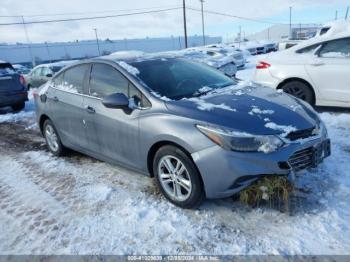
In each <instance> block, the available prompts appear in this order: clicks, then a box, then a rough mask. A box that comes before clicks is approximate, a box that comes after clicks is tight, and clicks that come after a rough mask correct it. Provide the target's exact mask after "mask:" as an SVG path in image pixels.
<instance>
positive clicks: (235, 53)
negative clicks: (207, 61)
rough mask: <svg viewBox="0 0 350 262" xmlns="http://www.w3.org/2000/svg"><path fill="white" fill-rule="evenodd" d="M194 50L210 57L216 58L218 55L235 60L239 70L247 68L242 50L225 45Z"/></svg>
mask: <svg viewBox="0 0 350 262" xmlns="http://www.w3.org/2000/svg"><path fill="white" fill-rule="evenodd" d="M191 49H192V50H196V51H200V52H205V53H206V54H208V55H212V56H215V55H216V54H217V53H219V54H221V55H223V56H227V57H230V58H232V59H233V62H234V63H235V65H236V66H237V68H238V69H241V68H243V67H244V66H245V62H246V60H245V58H244V55H243V53H242V51H241V50H239V49H237V48H235V47H232V46H229V45H224V44H215V45H208V46H201V47H195V48H191Z"/></svg>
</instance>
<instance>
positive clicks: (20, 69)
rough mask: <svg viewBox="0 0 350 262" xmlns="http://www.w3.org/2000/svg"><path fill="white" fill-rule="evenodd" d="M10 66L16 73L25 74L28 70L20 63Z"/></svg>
mask: <svg viewBox="0 0 350 262" xmlns="http://www.w3.org/2000/svg"><path fill="white" fill-rule="evenodd" d="M12 67H13V68H14V69H15V70H16V72H17V73H18V74H21V75H27V74H28V73H29V72H30V69H29V68H28V67H26V66H23V65H21V64H14V65H12Z"/></svg>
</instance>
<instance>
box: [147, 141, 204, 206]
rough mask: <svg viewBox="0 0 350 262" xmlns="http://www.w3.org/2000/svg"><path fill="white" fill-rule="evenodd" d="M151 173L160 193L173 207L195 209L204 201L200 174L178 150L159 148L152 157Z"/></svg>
mask: <svg viewBox="0 0 350 262" xmlns="http://www.w3.org/2000/svg"><path fill="white" fill-rule="evenodd" d="M153 173H154V175H155V178H156V182H157V185H158V187H159V189H160V191H161V192H162V193H163V195H164V196H165V197H166V198H167V199H168V200H169V201H170V202H171V203H173V204H174V205H176V206H179V207H182V208H195V207H197V206H199V205H200V204H201V203H202V201H203V200H204V197H205V196H204V191H203V185H202V181H201V178H200V174H199V172H198V171H197V169H196V166H195V165H194V163H193V162H192V160H191V158H190V157H189V156H187V155H186V153H185V152H183V151H182V150H181V149H180V148H178V147H175V146H170V145H169V146H163V147H161V148H160V149H159V150H158V151H157V153H156V155H155V157H154V161H153Z"/></svg>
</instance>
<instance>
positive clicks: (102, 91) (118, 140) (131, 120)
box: [84, 63, 141, 166]
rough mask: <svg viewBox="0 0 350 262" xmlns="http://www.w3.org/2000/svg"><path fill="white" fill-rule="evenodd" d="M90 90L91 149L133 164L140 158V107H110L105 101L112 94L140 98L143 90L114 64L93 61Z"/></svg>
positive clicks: (87, 103)
mask: <svg viewBox="0 0 350 262" xmlns="http://www.w3.org/2000/svg"><path fill="white" fill-rule="evenodd" d="M88 92H89V96H86V97H85V98H84V107H85V110H86V111H85V120H86V127H87V129H86V130H87V136H88V139H89V141H90V143H91V144H90V146H91V149H92V150H93V151H94V152H96V153H98V154H101V155H103V156H104V157H107V158H109V159H112V160H114V161H118V162H121V163H124V164H127V165H129V166H134V165H135V163H136V162H138V161H137V160H138V159H139V120H138V116H139V113H140V110H139V109H134V110H123V109H111V108H107V107H105V106H104V105H103V104H102V100H103V98H105V97H106V96H108V95H110V94H113V93H123V94H125V95H126V96H128V97H133V98H135V99H136V100H139V101H140V100H141V99H140V98H141V93H140V91H138V90H137V89H136V88H135V87H134V86H133V85H132V84H131V83H130V82H129V81H128V80H127V79H126V78H125V77H124V76H123V75H122V74H121V73H120V72H119V71H118V70H117V69H115V68H114V67H113V66H111V65H109V64H104V63H94V64H93V65H92V68H91V75H90V80H89V90H88Z"/></svg>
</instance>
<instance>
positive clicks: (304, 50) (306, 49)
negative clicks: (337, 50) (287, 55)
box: [296, 44, 320, 54]
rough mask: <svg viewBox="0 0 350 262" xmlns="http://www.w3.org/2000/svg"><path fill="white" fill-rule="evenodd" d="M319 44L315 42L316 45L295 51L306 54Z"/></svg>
mask: <svg viewBox="0 0 350 262" xmlns="http://www.w3.org/2000/svg"><path fill="white" fill-rule="evenodd" d="M319 46H320V44H316V45H311V46H308V47H305V48H302V49H299V50H297V51H296V52H297V53H298V54H307V53H312V52H314V51H315V50H316V48H318V47H319Z"/></svg>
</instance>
